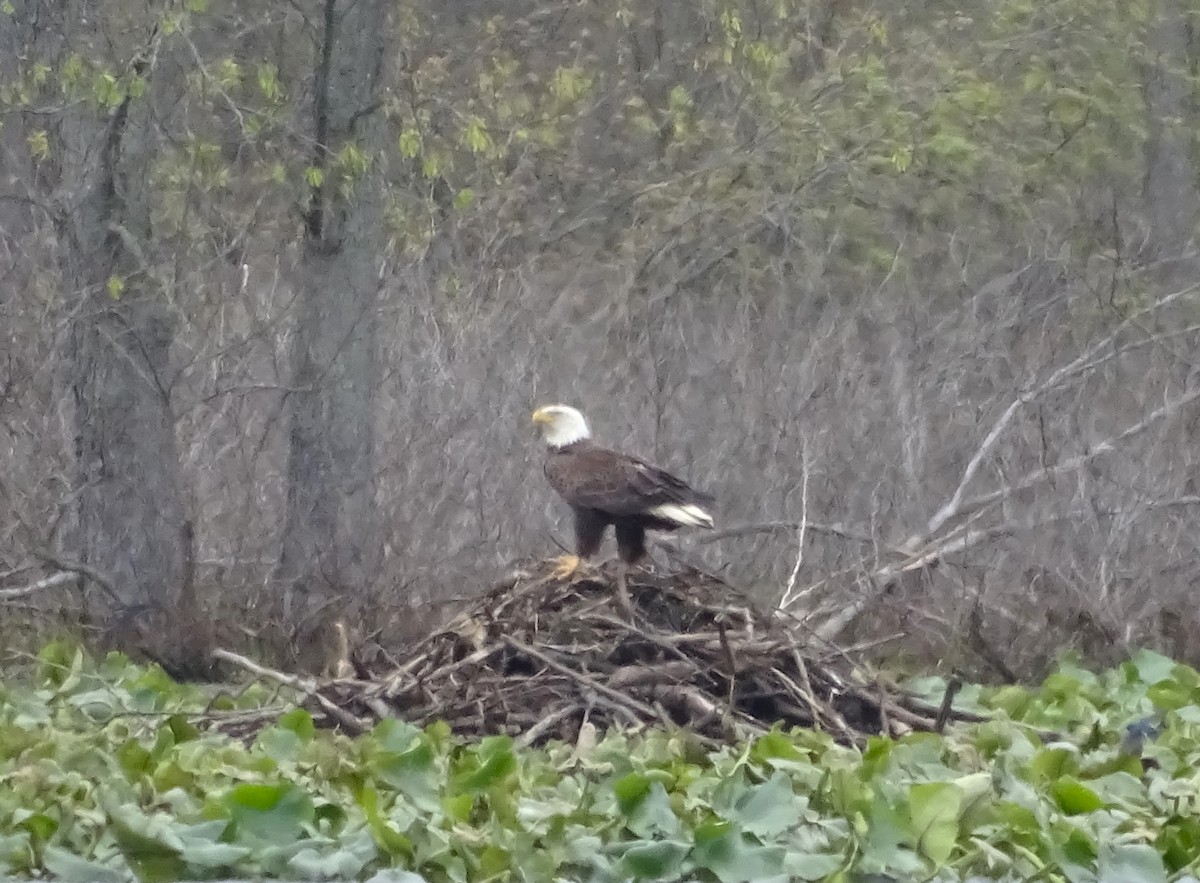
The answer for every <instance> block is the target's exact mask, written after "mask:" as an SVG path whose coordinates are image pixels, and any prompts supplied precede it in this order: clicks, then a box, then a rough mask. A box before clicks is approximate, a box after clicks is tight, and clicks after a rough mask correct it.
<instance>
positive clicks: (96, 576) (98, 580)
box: [33, 549, 123, 606]
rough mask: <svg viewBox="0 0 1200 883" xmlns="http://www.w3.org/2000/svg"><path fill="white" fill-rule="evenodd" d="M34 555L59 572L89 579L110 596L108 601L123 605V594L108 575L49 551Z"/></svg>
mask: <svg viewBox="0 0 1200 883" xmlns="http://www.w3.org/2000/svg"><path fill="white" fill-rule="evenodd" d="M33 554H34V557H36V558H38V559H39V560H41V561H44V562H45V563H46V564H50V565H53V566H54V567H57V568H58V569H59V570H65V571H67V572H68V573H76V574H78V575H79V576H83V577H87V578H88V579H89V580H91V581H92V582H94V583H95V584H96V585H97V586H99V587H100V588H101V589H102V590H103V591H104V594H106V595H108V599H109V600H110V601H112V602H113V603H114V604H116V605H117V606H121V604H122V603H123V602H122V601H121V594H120V593H119V592H118V591H117V587H116V585H115V584H114V583H113V581H112V580H111V579H109V577H108V576H107V575H106V574H104V573H102V572H101V571H99V570H97V569H96V568H94V567H92V566H91V565H88V564H84V563H83V562H80V561H67V560H66V559H64V558H60V557H59V556H58V555H56V554H54V553H53V552H51V551H49V550H48V549H41V550H38V551H35V552H34V553H33Z"/></svg>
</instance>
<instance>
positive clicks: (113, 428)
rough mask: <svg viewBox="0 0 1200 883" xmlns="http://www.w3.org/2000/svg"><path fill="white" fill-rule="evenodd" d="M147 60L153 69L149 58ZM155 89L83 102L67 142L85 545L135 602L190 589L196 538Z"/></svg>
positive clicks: (63, 132)
mask: <svg viewBox="0 0 1200 883" xmlns="http://www.w3.org/2000/svg"><path fill="white" fill-rule="evenodd" d="M83 8H84V7H83V6H80V5H76V4H70V5H68V6H67V7H65V9H66V10H67V11H66V13H65V14H66V16H67V19H66V21H65V24H66V27H67V28H68V29H71V30H75V31H78V32H86V31H87V29H88V25H87V24H86V21H85V18H84V16H83V15H82V11H83ZM147 30H149V28H147ZM96 42H97V44H98V43H99V41H98V40H97V41H96ZM110 63H111V59H110ZM134 68H135V70H137V71H138V73H140V74H141V75H142V76H143V77H147V78H149V77H152V76H153V74H152V72H151V70H150V66H149V63H148V62H147V61H145V60H140V61H136V62H134ZM151 94H152V93H151V91H148V92H147V94H146V96H144V97H143V98H139V99H134V98H131V97H126V98H125V99H124V100H123V101H122V102H121V103H120V104H119V105H118V106H116V107H115V108H112V109H110V110H109V111H108V112H107V113H106V112H105V110H104V109H103V108H99V109H97V108H93V107H90V106H88V105H87V103H86V102H75V103H73V104H72V105H71V106H69V107H68V109H66V110H64V111H63V113H62V116H61V118H60V120H59V127H58V139H57V141H58V146H59V151H60V169H61V176H60V181H59V183H58V186H57V187H56V192H57V194H58V195H59V198H58V199H57V200H56V204H55V209H56V214H57V218H56V224H57V233H58V242H59V248H60V253H61V262H62V271H63V280H64V283H65V286H66V290H67V292H68V297H69V298H70V299H71V300H72V301H73V303H72V310H71V321H70V332H69V333H70V338H69V348H68V353H69V362H70V386H71V392H72V396H73V402H74V406H75V407H74V444H75V464H76V488H75V494H76V501H77V507H76V512H77V524H76V526H75V527H76V530H75V545H77V547H78V548H77V551H76V552H75V553H74V554H76V555H78V557H79V558H80V560H81V562H82V563H83V564H84V565H86V566H88V567H91V568H93V569H95V570H97V571H99V572H101V573H103V574H104V575H105V576H106V577H107V578H108V580H109V581H110V582H111V584H112V586H113V587H114V588H115V589H116V593H117V595H118V597H119V601H120V603H121V604H123V605H125V606H126V607H131V606H134V605H138V604H145V603H149V602H157V603H160V604H168V603H170V602H171V601H172V600H174V599H177V598H178V592H179V591H180V590H181V589H182V588H183V584H184V582H185V580H186V576H187V574H186V571H187V562H188V560H189V555H190V538H191V527H190V523H189V522H188V520H187V517H186V508H185V505H184V499H183V491H182V486H181V480H180V474H179V457H178V451H177V447H176V439H175V418H174V414H173V413H172V411H171V403H170V389H169V376H168V371H169V367H170V355H171V344H172V341H173V338H174V334H175V322H174V319H173V316H172V313H171V310H170V308H169V306H168V304H167V301H166V299H165V297H164V294H165V293H164V290H163V288H162V285H161V283H160V280H159V279H158V278H157V277H156V274H155V271H154V268H153V266H152V265H151V264H149V263H148V258H147V255H149V254H150V253H151V237H152V234H151V230H150V198H149V197H150V194H149V187H150V185H149V180H150V177H151V175H150V165H151V161H152V159H153V154H154V150H155V147H156V140H157V134H156V132H155V129H154V123H153V119H154V115H153V113H152V106H151V105H152V98H151Z"/></svg>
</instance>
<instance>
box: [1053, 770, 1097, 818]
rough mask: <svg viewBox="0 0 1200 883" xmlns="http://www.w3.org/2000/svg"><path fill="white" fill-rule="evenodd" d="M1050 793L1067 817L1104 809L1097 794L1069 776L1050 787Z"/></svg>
mask: <svg viewBox="0 0 1200 883" xmlns="http://www.w3.org/2000/svg"><path fill="white" fill-rule="evenodd" d="M1050 791H1051V793H1052V794H1053V795H1054V799H1055V801H1056V802H1057V803H1058V806H1059V808H1060V809H1061V810H1062V811H1063V812H1065V813H1066V814H1067V815H1069V816H1077V815H1082V814H1084V813H1090V812H1095V811H1096V810H1098V809H1103V808H1104V801H1103V800H1101V799H1100V795H1099V794H1097V793H1096V792H1095V791H1093V790H1092V789H1091V788H1089V787H1087V786H1086V785H1084V784H1083V783H1082V782H1080V781H1079V780H1078V779H1073V778H1071V777H1070V776H1064V777H1063V778H1061V779H1059V780H1058V781H1057V782H1055V783H1054V784H1053V785H1051V786H1050Z"/></svg>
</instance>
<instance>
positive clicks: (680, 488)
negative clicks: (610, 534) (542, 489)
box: [552, 447, 713, 515]
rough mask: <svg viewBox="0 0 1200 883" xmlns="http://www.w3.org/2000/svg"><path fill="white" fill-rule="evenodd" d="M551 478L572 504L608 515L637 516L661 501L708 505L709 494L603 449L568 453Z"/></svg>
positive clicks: (631, 459)
mask: <svg viewBox="0 0 1200 883" xmlns="http://www.w3.org/2000/svg"><path fill="white" fill-rule="evenodd" d="M556 472H557V473H558V474H557V475H556V476H553V477H552V480H554V482H555V485H556V487H557V488H558V490H559V493H561V494H562V495H563V497H564V498H565V499H566V500H567V502H569V503H570V504H571V505H573V506H580V507H583V508H587V509H599V510H601V511H603V512H608V513H611V514H612V515H639V514H642V513H645V512H648V511H649V510H651V509H654V508H655V507H656V506H662V505H664V504H670V503H676V504H694V505H711V503H712V502H713V497H712V496H710V495H709V494H705V493H701V492H700V491H697V490H694V489H693V488H691V487H689V486H688V485H687V483H686V482H684V481H683V480H681V479H679V478H677V477H675V476H674V475H672V474H671V473H669V472H667V471H666V470H665V469H660V468H659V467H657V466H654V465H653V464H651V463H648V462H646V461H645V460H642V459H640V458H638V457H631V456H629V455H627V454H621V453H618V452H617V451H611V450H608V449H607V448H601V447H589V448H586V449H584V450H581V451H578V452H574V453H572V454H571V462H570V463H564V464H563V468H561V469H559V470H556Z"/></svg>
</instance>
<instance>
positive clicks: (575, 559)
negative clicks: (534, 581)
mask: <svg viewBox="0 0 1200 883" xmlns="http://www.w3.org/2000/svg"><path fill="white" fill-rule="evenodd" d="M586 567H587V563H586V562H585V561H584V560H583V559H582V558H580V557H579V556H578V555H561V556H559V557H558V558H555V559H554V570H553V571H551V573H550V577H551V579H556V580H570V579H574V578H575V577H577V576H579V575H580V574H581V573H582V572H583V570H584V569H585V568H586Z"/></svg>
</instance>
